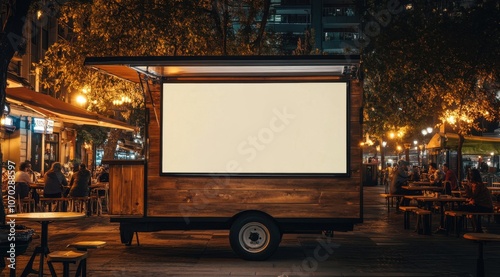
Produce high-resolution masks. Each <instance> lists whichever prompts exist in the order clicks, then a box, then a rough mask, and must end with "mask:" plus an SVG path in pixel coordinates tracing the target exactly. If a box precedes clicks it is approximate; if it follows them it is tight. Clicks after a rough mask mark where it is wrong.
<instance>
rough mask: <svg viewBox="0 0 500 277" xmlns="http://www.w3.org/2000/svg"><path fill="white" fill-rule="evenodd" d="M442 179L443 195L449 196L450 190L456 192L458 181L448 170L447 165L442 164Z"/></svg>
mask: <svg viewBox="0 0 500 277" xmlns="http://www.w3.org/2000/svg"><path fill="white" fill-rule="evenodd" d="M443 171H444V174H445V177H444V181H443V183H444V191H445V194H448V195H451V191H452V190H458V181H457V176H456V175H455V173H454V172H453V171H452V170H451V169H450V167H449V166H448V164H446V163H445V164H443Z"/></svg>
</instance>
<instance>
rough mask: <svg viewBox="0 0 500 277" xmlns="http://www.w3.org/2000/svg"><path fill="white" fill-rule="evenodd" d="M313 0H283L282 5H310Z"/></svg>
mask: <svg viewBox="0 0 500 277" xmlns="http://www.w3.org/2000/svg"><path fill="white" fill-rule="evenodd" d="M310 4H311V0H282V1H281V5H310Z"/></svg>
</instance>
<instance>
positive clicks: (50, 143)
mask: <svg viewBox="0 0 500 277" xmlns="http://www.w3.org/2000/svg"><path fill="white" fill-rule="evenodd" d="M7 103H8V107H9V110H8V112H7V113H4V115H3V117H2V119H3V120H2V129H3V130H2V143H1V153H2V154H3V157H2V161H6V160H10V161H12V162H15V163H16V164H19V163H20V162H24V161H30V162H31V164H32V168H33V170H34V171H36V172H40V173H43V172H45V171H47V170H48V169H49V168H50V165H51V164H52V163H53V162H56V161H57V162H61V163H63V164H65V163H69V162H70V161H72V160H75V159H79V160H82V161H83V159H82V158H83V157H85V158H87V157H88V156H90V157H92V156H93V155H92V153H93V149H91V147H90V148H89V147H88V145H86V146H85V147H84V146H81V145H78V144H77V141H76V129H75V128H76V126H79V125H95V126H101V127H108V128H116V129H122V130H125V131H134V127H133V126H130V125H127V124H126V123H123V122H121V121H117V120H114V119H111V118H107V117H104V116H101V115H98V114H96V113H92V112H89V111H87V110H85V109H82V108H79V107H76V106H73V105H71V104H68V103H65V102H63V101H61V100H58V99H55V98H52V97H50V96H48V95H45V94H42V93H38V92H35V91H32V90H30V89H28V88H7ZM79 147H81V148H82V149H78V148H79ZM87 152H89V153H90V155H88V154H89V153H87ZM86 160H87V161H86V162H87V163H91V161H88V159H86Z"/></svg>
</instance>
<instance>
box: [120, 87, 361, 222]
mask: <svg viewBox="0 0 500 277" xmlns="http://www.w3.org/2000/svg"><path fill="white" fill-rule="evenodd" d="M152 97H153V101H154V103H155V106H154V107H153V106H152V105H151V104H149V110H150V114H149V116H150V121H149V129H148V132H149V133H148V136H149V138H150V140H149V149H148V150H149V151H148V155H149V159H148V161H147V170H148V171H147V172H148V175H147V192H146V193H147V206H146V207H147V211H146V216H150V217H186V216H187V217H232V216H233V215H235V214H237V213H239V212H241V211H244V210H261V211H264V212H266V213H268V214H269V215H271V216H273V217H276V218H361V217H362V214H361V213H362V208H361V204H362V203H361V201H362V197H361V196H362V195H361V193H362V192H361V164H362V162H361V159H362V153H361V149H360V147H359V142H360V141H361V140H362V129H361V119H360V116H361V113H360V111H361V106H362V88H361V84H360V83H359V82H358V81H357V80H355V81H351V90H350V104H351V107H350V126H349V140H350V149H349V151H350V169H351V176H350V177H338V178H332V177H246V176H245V177H239V176H237V177H236V176H230V177H229V176H227V177H224V176H219V177H176V176H160V159H161V157H160V153H161V151H160V143H161V142H160V139H161V134H160V126H158V124H157V119H156V118H155V117H156V116H160V111H161V106H160V105H161V101H160V93H159V92H153V94H152ZM154 109H156V113H155V111H154ZM159 122H161V120H159ZM132 170H135V169H132V168H121V169H120V170H113V171H112V172H110V173H111V174H112V179H113V178H118V179H119V180H120V181H119V182H122V186H124V187H123V188H121V193H120V191H119V190H120V189H118V188H114V190H116V193H118V194H117V195H122V197H123V200H124V201H121V203H120V205H119V206H116V207H113V208H112V209H111V211H110V213H111V214H113V215H117V214H121V215H123V214H124V213H130V214H133V215H135V214H137V212H138V210H139V208H140V206H141V205H137V203H135V202H134V201H135V199H139V197H138V196H136V195H132V194H133V193H137V192H136V191H133V192H131V193H132V194H131V195H129V192H128V191H126V192H125V191H124V190H129V189H130V188H129V187H130V186H131V185H132V183H134V182H132V181H130V180H128V181H127V180H126V178H127V176H129V177H130V178H133V179H134V180H138V179H140V178H139V176H136V174H135V172H134V174H133V175H131V174H132V173H131V171H132ZM134 184H135V183H134ZM137 185H138V184H137ZM143 186H144V184H142V185H141V186H140V187H143ZM114 190H113V191H111V195H113V193H115V191H114ZM114 200H116V201H118V200H117V199H112V205H113V206H114V205H115V204H118V202H116V203H115V202H113V201H114ZM126 205H130V206H129V207H124V206H126ZM134 205H135V206H134Z"/></svg>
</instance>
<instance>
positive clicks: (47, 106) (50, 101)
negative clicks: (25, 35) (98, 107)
mask: <svg viewBox="0 0 500 277" xmlns="http://www.w3.org/2000/svg"><path fill="white" fill-rule="evenodd" d="M6 91H7V102H9V103H13V104H16V105H19V106H22V107H25V108H27V109H29V110H32V111H34V112H36V113H38V114H40V115H41V116H44V117H47V118H51V119H54V120H59V121H63V122H68V123H73V124H77V125H94V126H101V127H108V128H116V129H122V130H126V131H134V127H133V126H130V125H128V124H126V123H124V122H121V121H118V120H115V119H111V118H108V117H105V116H101V115H99V114H96V113H93V112H90V111H87V110H85V109H82V108H79V107H76V106H73V105H71V104H68V103H66V102H63V101H61V100H59V99H56V98H53V97H50V96H48V95H45V94H42V93H38V92H36V91H33V90H31V89H28V88H24V87H20V88H7V90H6Z"/></svg>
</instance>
